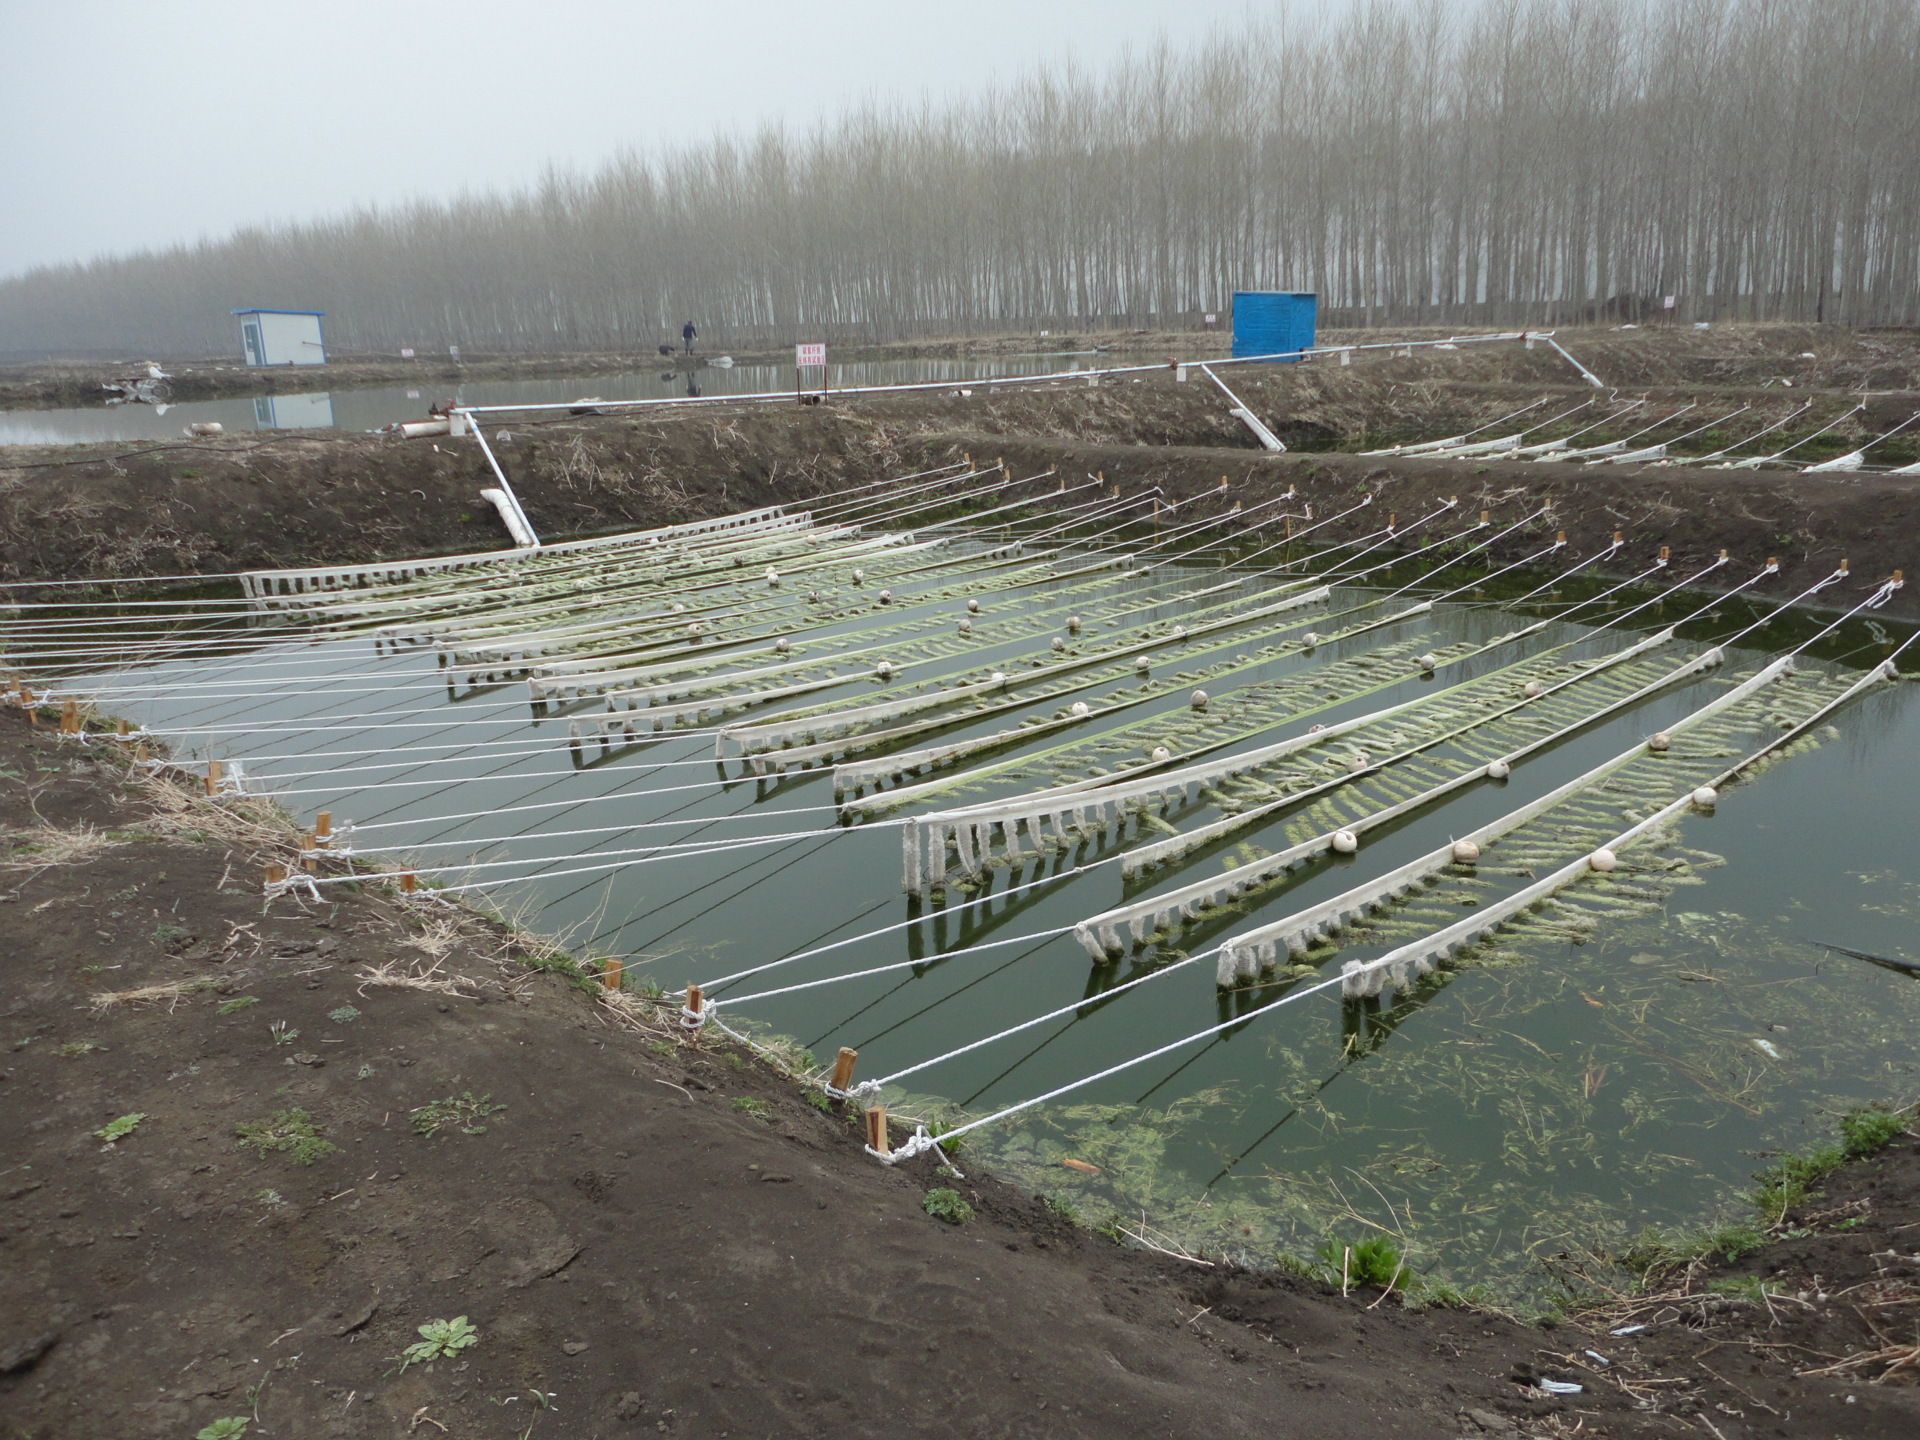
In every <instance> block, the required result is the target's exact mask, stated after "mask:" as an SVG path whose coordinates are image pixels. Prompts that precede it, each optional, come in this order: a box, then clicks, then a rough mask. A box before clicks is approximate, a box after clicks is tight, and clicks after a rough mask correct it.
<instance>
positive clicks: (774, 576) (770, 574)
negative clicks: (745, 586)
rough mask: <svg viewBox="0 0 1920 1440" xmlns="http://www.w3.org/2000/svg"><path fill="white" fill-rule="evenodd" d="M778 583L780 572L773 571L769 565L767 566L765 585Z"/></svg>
mask: <svg viewBox="0 0 1920 1440" xmlns="http://www.w3.org/2000/svg"><path fill="white" fill-rule="evenodd" d="M779 583H780V572H779V571H778V570H776V569H774V568H773V566H771V565H769V566H767V584H769V585H778V584H779Z"/></svg>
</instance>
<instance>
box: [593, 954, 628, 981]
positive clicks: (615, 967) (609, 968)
mask: <svg viewBox="0 0 1920 1440" xmlns="http://www.w3.org/2000/svg"><path fill="white" fill-rule="evenodd" d="M626 968H627V965H626V962H625V961H624V960H622V959H620V957H619V956H617V955H616V956H613V957H611V958H610V959H608V961H607V963H606V964H605V965H604V966H603V967H602V968H601V971H600V983H601V984H602V985H603V986H605V987H606V988H607V989H609V990H618V989H619V988H620V977H621V976H622V974H624V973H625V971H626Z"/></svg>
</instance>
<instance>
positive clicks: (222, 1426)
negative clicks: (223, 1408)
mask: <svg viewBox="0 0 1920 1440" xmlns="http://www.w3.org/2000/svg"><path fill="white" fill-rule="evenodd" d="M252 1423H253V1422H252V1421H251V1420H249V1419H247V1417H246V1416H244V1415H228V1416H225V1417H223V1418H222V1419H219V1420H216V1421H214V1422H213V1423H212V1424H211V1425H204V1426H202V1427H201V1428H200V1431H199V1433H198V1434H196V1435H195V1436H194V1437H193V1440H235V1437H236V1436H239V1435H244V1434H246V1433H247V1427H248V1426H249V1425H251V1424H252Z"/></svg>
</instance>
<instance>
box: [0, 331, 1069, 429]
mask: <svg viewBox="0 0 1920 1440" xmlns="http://www.w3.org/2000/svg"><path fill="white" fill-rule="evenodd" d="M1104 363H1105V361H1104V360H1103V358H1102V357H1101V356H1099V355H1097V354H1088V355H1086V356H1075V355H1068V354H1050V355H1030V356H1009V357H1006V358H1004V359H999V360H991V361H981V360H875V361H867V362H863V363H860V364H853V365H829V366H828V367H827V383H828V385H829V387H830V388H832V389H835V390H840V389H855V388H859V387H861V386H868V385H924V384H944V383H947V382H952V383H955V384H966V383H968V382H970V381H974V380H985V379H992V378H996V377H1001V376H1012V375H1051V374H1056V373H1059V374H1071V373H1072V372H1073V371H1074V370H1076V369H1086V368H1091V367H1094V366H1097V365H1100V364H1104ZM314 378H315V380H316V382H317V381H319V380H320V379H321V378H322V377H321V376H320V375H316V376H315V377H314ZM794 378H795V371H794V368H793V366H791V365H735V366H733V367H732V368H730V369H728V368H723V367H718V366H713V365H708V366H707V367H705V368H703V369H701V370H697V371H691V372H690V371H685V370H674V369H664V368H663V369H661V370H657V371H647V370H639V371H635V372H633V373H630V374H617V375H616V374H595V375H583V376H577V377H572V378H565V377H563V378H560V379H551V378H549V379H540V380H479V381H471V382H468V383H464V384H458V385H449V384H447V383H445V382H443V381H435V380H430V379H423V380H422V381H421V383H420V384H418V385H373V386H366V387H363V388H356V389H351V390H333V391H324V390H315V391H312V392H310V393H302V394H294V395H259V396H255V397H253V398H251V399H243V400H204V401H195V402H193V403H190V404H182V405H168V406H166V407H165V408H164V410H161V409H158V408H156V407H154V406H152V405H115V406H112V407H110V408H92V407H89V408H84V409H68V410H0V445H76V444H86V443H93V442H101V441H115V440H160V439H177V438H178V437H179V435H180V432H181V430H182V429H183V428H184V427H185V426H187V425H190V424H194V423H196V422H199V421H206V420H212V421H218V422H219V423H220V424H221V425H223V426H225V427H226V428H227V429H228V430H229V431H239V430H304V429H323V430H332V429H338V430H377V429H379V428H380V427H381V426H383V425H390V424H392V423H393V422H394V421H396V420H424V419H425V418H426V415H427V407H428V406H429V405H431V404H432V403H434V402H435V401H436V400H443V399H447V398H452V399H453V400H454V401H456V402H457V403H459V404H461V405H514V404H525V405H545V404H561V403H564V402H566V401H569V400H577V399H580V398H581V397H583V396H596V397H598V398H599V399H602V400H660V399H687V398H692V397H699V396H707V395H757V394H766V393H780V394H788V393H791V392H792V391H793V388H794ZM805 383H806V385H807V388H809V389H812V390H818V389H819V388H820V378H819V372H818V371H816V370H809V371H808V372H807V375H806V382H805Z"/></svg>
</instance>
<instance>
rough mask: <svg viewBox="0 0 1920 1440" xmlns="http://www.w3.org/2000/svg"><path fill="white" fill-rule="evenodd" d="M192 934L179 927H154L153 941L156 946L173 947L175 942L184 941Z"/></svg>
mask: <svg viewBox="0 0 1920 1440" xmlns="http://www.w3.org/2000/svg"><path fill="white" fill-rule="evenodd" d="M191 933H192V932H191V931H189V930H185V929H182V928H181V927H180V926H178V925H167V924H160V925H156V926H154V927H153V940H154V943H155V944H156V945H171V944H172V943H173V942H174V941H175V940H184V939H185V938H186V937H187V936H188V935H190V934H191Z"/></svg>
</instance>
